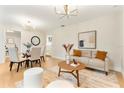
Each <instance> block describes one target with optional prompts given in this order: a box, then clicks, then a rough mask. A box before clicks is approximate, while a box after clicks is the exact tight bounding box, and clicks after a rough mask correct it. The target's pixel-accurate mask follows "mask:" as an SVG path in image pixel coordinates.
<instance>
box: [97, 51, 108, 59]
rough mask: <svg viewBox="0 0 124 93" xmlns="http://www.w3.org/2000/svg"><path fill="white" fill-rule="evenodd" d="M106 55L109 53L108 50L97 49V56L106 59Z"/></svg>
mask: <svg viewBox="0 0 124 93" xmlns="http://www.w3.org/2000/svg"><path fill="white" fill-rule="evenodd" d="M106 55H107V52H105V51H97V53H96V57H95V58H98V59H101V60H103V61H105V58H106Z"/></svg>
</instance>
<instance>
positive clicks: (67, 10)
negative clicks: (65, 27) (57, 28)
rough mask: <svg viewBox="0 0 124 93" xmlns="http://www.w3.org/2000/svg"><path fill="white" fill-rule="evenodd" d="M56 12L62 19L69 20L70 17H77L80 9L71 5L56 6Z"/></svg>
mask: <svg viewBox="0 0 124 93" xmlns="http://www.w3.org/2000/svg"><path fill="white" fill-rule="evenodd" d="M55 12H56V14H58V15H60V19H62V18H64V17H67V18H69V17H70V16H77V14H78V9H77V8H76V6H69V5H64V6H56V7H55Z"/></svg>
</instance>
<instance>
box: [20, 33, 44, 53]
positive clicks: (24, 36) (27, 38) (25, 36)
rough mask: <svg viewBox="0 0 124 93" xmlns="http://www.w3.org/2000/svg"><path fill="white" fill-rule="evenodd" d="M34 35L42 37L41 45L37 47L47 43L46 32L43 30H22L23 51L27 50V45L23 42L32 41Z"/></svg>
mask: <svg viewBox="0 0 124 93" xmlns="http://www.w3.org/2000/svg"><path fill="white" fill-rule="evenodd" d="M32 36H38V37H39V38H40V41H41V43H40V45H38V46H37V47H40V46H41V45H42V44H46V34H45V33H44V32H42V31H22V32H21V50H22V52H25V51H26V48H25V46H24V45H23V43H27V42H31V38H32Z"/></svg>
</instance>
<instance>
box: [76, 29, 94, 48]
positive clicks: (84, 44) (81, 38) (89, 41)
mask: <svg viewBox="0 0 124 93" xmlns="http://www.w3.org/2000/svg"><path fill="white" fill-rule="evenodd" d="M78 47H79V48H80V49H96V30H93V31H87V32H80V33H78Z"/></svg>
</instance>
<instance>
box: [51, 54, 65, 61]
mask: <svg viewBox="0 0 124 93" xmlns="http://www.w3.org/2000/svg"><path fill="white" fill-rule="evenodd" d="M52 57H53V58H57V59H60V60H64V58H62V57H58V56H54V55H52Z"/></svg>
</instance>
